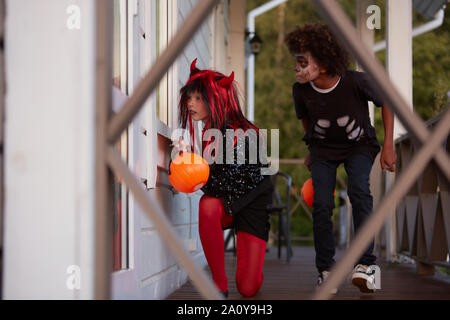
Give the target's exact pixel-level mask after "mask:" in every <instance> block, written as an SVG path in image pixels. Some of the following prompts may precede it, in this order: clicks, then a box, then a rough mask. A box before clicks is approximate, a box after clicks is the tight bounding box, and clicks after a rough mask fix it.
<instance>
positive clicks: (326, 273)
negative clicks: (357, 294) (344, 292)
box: [317, 271, 337, 294]
mask: <svg viewBox="0 0 450 320" xmlns="http://www.w3.org/2000/svg"><path fill="white" fill-rule="evenodd" d="M329 276H330V272H329V271H322V273H321V274H319V277H318V278H317V289H318V288H319V287H320V286H321V285H322V284H323V283H324V282H325V280H326V279H327V278H328V277H329ZM330 293H331V294H336V293H337V288H333V289H331V292H330Z"/></svg>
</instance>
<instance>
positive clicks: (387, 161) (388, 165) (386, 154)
mask: <svg viewBox="0 0 450 320" xmlns="http://www.w3.org/2000/svg"><path fill="white" fill-rule="evenodd" d="M396 162H397V154H396V153H395V150H394V145H393V144H387V145H386V144H384V145H383V149H382V150H381V156H380V163H381V169H382V170H383V172H385V171H386V170H388V171H391V172H395V163H396Z"/></svg>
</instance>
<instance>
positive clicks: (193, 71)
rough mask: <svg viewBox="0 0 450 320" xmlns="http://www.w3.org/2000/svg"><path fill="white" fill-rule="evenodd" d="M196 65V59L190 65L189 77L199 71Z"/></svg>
mask: <svg viewBox="0 0 450 320" xmlns="http://www.w3.org/2000/svg"><path fill="white" fill-rule="evenodd" d="M196 64H197V58H195V60H194V61H192V63H191V75H193V74H194V73H197V72H199V71H200V70H198V68H197V66H196Z"/></svg>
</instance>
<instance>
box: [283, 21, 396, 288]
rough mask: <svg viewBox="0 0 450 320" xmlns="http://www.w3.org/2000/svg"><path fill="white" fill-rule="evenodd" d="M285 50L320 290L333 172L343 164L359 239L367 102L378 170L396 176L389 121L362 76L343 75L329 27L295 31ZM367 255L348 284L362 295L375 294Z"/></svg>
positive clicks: (369, 150)
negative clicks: (374, 114)
mask: <svg viewBox="0 0 450 320" xmlns="http://www.w3.org/2000/svg"><path fill="white" fill-rule="evenodd" d="M286 44H287V46H288V48H289V51H290V53H291V54H292V55H293V56H294V58H295V68H294V71H295V75H296V78H297V81H298V82H296V83H295V84H294V85H293V90H292V91H293V97H294V105H295V111H296V114H297V117H298V118H299V119H301V120H302V123H303V127H304V129H305V132H306V134H305V137H304V138H303V140H304V141H305V142H306V144H307V145H308V149H309V151H310V153H309V154H308V155H307V156H306V158H305V164H306V166H307V167H308V169H309V170H310V171H311V176H312V180H313V187H314V202H313V208H314V209H313V231H314V245H315V251H316V267H317V270H318V272H319V277H318V282H317V283H318V285H320V284H321V283H323V281H324V280H325V279H326V277H327V276H328V274H329V270H330V269H331V267H332V266H333V264H334V263H335V261H334V254H335V243H334V238H333V223H332V220H331V216H332V210H333V208H334V199H333V190H334V188H335V185H336V169H337V167H338V166H339V164H341V163H343V164H344V167H345V170H346V172H347V175H348V195H349V198H350V201H351V203H352V207H353V221H354V224H355V225H354V226H355V232H358V229H359V228H360V227H361V225H362V224H363V222H364V221H365V220H366V219H367V217H368V216H369V215H370V213H371V212H372V209H373V199H372V196H371V194H370V189H369V176H370V171H371V168H372V164H373V161H374V159H375V157H376V156H377V154H378V152H379V151H380V145H379V143H378V141H377V138H376V134H375V129H374V128H373V126H372V125H371V124H370V118H369V111H368V101H372V102H373V103H374V104H375V105H376V106H377V107H381V108H382V117H383V123H384V134H385V139H384V144H383V148H382V151H381V155H380V163H381V167H382V169H383V171H385V170H389V171H392V172H393V171H395V162H396V154H395V151H394V142H393V123H394V119H393V114H392V112H391V111H390V110H389V109H388V107H386V106H385V105H383V101H382V100H381V99H380V97H379V96H378V94H377V93H376V92H375V91H374V90H373V89H372V88H371V86H370V83H369V80H368V78H367V77H366V75H365V74H364V73H362V72H356V71H350V70H348V65H349V58H348V55H347V53H346V52H345V51H344V50H343V48H341V47H340V46H339V44H338V43H337V41H336V40H335V38H334V37H333V35H332V34H331V32H330V30H329V28H328V27H327V26H325V25H320V24H306V25H304V26H303V27H297V28H296V29H295V30H294V31H292V32H291V33H289V34H288V35H287V37H286ZM372 251H373V241H372V243H371V244H370V246H369V247H368V248H367V250H366V251H365V252H364V254H363V255H362V256H361V257H360V259H359V261H358V263H357V265H356V266H355V268H354V270H353V274H352V283H353V284H354V285H356V286H357V287H359V289H360V290H361V291H362V292H373V291H374V288H375V287H374V286H373V281H374V275H373V274H371V270H373V269H374V267H376V266H375V261H376V257H375V255H374V254H373V252H372ZM336 291H337V289H335V290H333V293H336Z"/></svg>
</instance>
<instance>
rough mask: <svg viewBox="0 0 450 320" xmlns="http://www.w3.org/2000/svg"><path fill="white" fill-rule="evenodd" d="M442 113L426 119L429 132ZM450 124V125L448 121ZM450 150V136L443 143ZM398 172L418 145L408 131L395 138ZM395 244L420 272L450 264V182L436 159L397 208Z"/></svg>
mask: <svg viewBox="0 0 450 320" xmlns="http://www.w3.org/2000/svg"><path fill="white" fill-rule="evenodd" d="M442 117H443V113H442V114H440V115H439V116H437V117H435V118H433V119H431V120H429V121H428V122H426V125H427V127H428V129H429V130H430V131H432V130H433V129H434V127H436V126H437V124H438V123H439V122H440V120H441V118H442ZM449 125H450V124H449ZM443 148H444V149H446V150H447V152H449V151H450V139H449V136H447V139H445V140H444V142H443ZM396 150H397V156H398V162H397V171H398V172H397V174H401V173H402V171H403V169H404V168H405V167H406V166H407V164H408V163H410V161H411V159H412V157H413V156H414V155H415V153H416V152H417V146H416V145H415V144H414V141H412V138H411V136H410V135H409V134H405V135H403V136H401V137H400V138H398V139H397V140H396ZM395 213H396V219H395V222H396V228H395V233H394V234H395V235H396V239H395V241H396V244H397V245H396V247H397V252H398V253H403V254H407V255H409V256H410V257H412V258H414V259H415V260H416V262H417V271H418V273H420V274H433V273H434V266H435V265H441V266H442V265H443V266H447V267H450V264H448V261H447V258H448V253H449V248H450V185H449V183H448V181H447V180H446V179H445V177H444V175H443V173H442V171H441V169H440V168H439V167H438V166H436V164H435V162H434V161H431V162H429V163H428V165H427V166H426V167H425V169H424V170H423V171H422V173H421V174H420V175H419V178H418V180H417V182H416V183H414V184H413V186H412V187H411V188H410V189H409V190H408V192H407V194H406V195H405V197H403V198H402V199H401V200H400V201H399V202H398V204H397V207H396V212H395Z"/></svg>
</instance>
